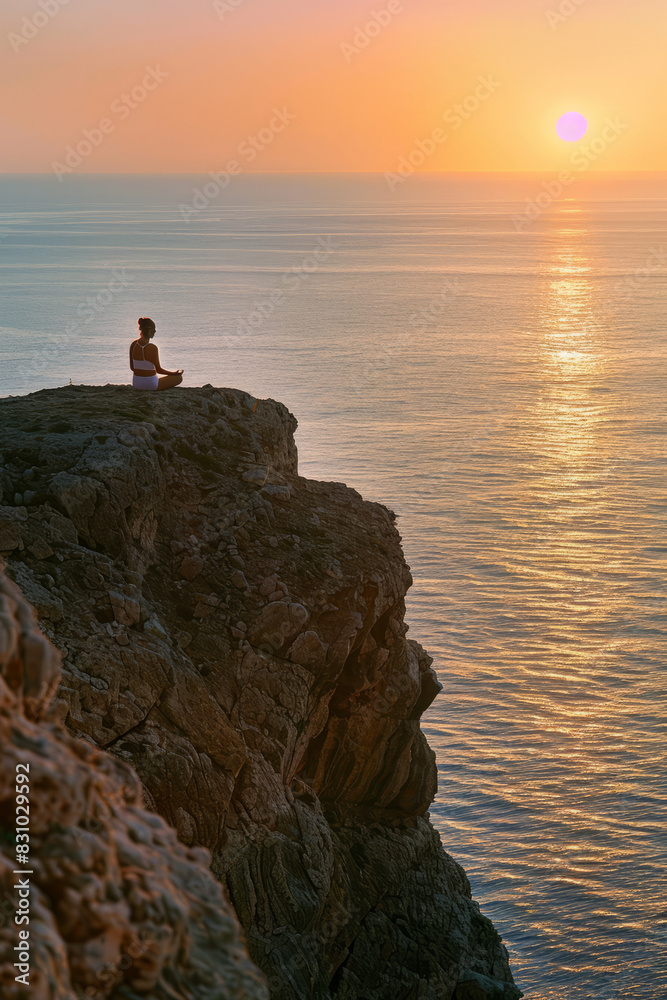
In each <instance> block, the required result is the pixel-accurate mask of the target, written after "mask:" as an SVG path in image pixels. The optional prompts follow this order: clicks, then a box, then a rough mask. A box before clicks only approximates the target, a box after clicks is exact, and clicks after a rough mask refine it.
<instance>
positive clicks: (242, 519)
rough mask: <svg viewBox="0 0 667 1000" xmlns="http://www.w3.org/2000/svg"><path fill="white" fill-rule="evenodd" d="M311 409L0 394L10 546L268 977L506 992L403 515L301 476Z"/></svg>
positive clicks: (408, 990)
mask: <svg viewBox="0 0 667 1000" xmlns="http://www.w3.org/2000/svg"><path fill="white" fill-rule="evenodd" d="M295 428H296V421H295V419H294V418H293V417H292V415H291V414H290V413H289V412H288V411H287V410H286V409H285V408H284V407H283V406H282V405H281V404H279V403H276V402H274V401H272V400H255V399H253V398H251V397H249V396H247V395H246V394H244V393H242V392H239V391H235V390H231V389H215V388H213V387H211V386H206V387H204V388H202V389H178V390H175V391H173V392H171V393H155V394H153V393H145V394H139V393H137V392H136V391H134V390H132V389H131V388H126V387H118V386H107V387H69V388H64V389H58V390H48V391H43V392H39V393H35V394H33V395H31V396H28V397H24V398H9V399H5V400H0V453H2V458H3V461H2V478H1V490H2V496H1V498H0V504H1V505H0V553H2V554H3V555H4V557H5V559H6V561H7V567H8V572H9V573H10V574H11V576H12V577H13V578H14V580H16V581H17V582H18V584H19V585H20V586H21V587H22V589H23V591H24V592H25V594H26V596H27V597H28V599H29V600H30V601H31V602H32V604H33V605H34V607H35V608H36V610H37V613H38V616H39V621H40V624H41V627H42V628H43V630H44V631H45V632H46V633H47V634H48V636H49V637H50V638H51V640H52V641H53V643H54V644H55V646H56V647H57V648H58V649H59V650H60V651H61V652H62V654H63V678H62V683H61V685H60V689H59V697H60V698H61V699H64V701H65V702H66V703H67V706H68V712H67V717H66V720H65V721H66V725H67V727H68V729H69V731H70V732H71V733H72V734H73V735H76V736H79V737H84V738H85V739H87V740H88V741H90V742H91V743H93V744H95V745H96V746H98V747H100V748H104V749H106V750H108V751H110V752H111V753H112V754H113V755H114V756H115V758H117V759H118V760H119V761H123V762H125V763H126V764H127V765H131V767H132V768H134V769H136V771H137V773H138V774H139V776H140V778H141V782H142V785H143V789H144V799H145V803H146V804H147V805H148V806H149V807H150V808H152V809H154V810H155V811H157V812H158V813H159V814H161V816H163V817H164V818H165V820H166V821H167V822H168V823H170V824H172V825H173V826H174V827H175V828H176V830H177V831H178V835H179V837H180V839H181V841H182V842H183V844H185V845H192V846H195V845H196V846H203V847H205V848H208V849H210V850H211V851H212V852H213V871H214V872H215V874H216V875H217V877H218V878H219V880H220V881H221V882H222V883H223V885H224V886H225V887H226V889H227V892H228V894H229V897H230V899H231V902H232V904H233V906H234V908H235V910H236V913H237V915H238V917H239V919H240V921H241V923H242V925H243V928H244V929H245V934H246V937H247V941H248V947H249V951H250V954H251V956H252V958H253V959H254V961H255V962H256V963H257V964H258V965H259V966H260V967H261V968H262V970H263V971H264V973H265V974H266V976H267V977H268V980H269V986H270V989H271V997H272V1000H333V998H335V1000H353V998H354V1000H361V998H364V1000H380V998H382V1000H385V998H386V1000H413V998H414V1000H417V998H419V1000H449V998H456V1000H467V998H471V1000H492V998H493V1000H498V998H501V997H502V998H504V1000H508V998H509V1000H514V998H516V997H518V996H520V993H519V991H518V990H517V989H516V987H515V986H514V985H513V983H512V979H511V974H510V971H509V967H508V961H507V954H506V951H505V949H504V947H503V945H502V943H501V942H500V939H499V937H498V935H497V933H496V932H495V930H494V928H493V927H492V925H491V924H490V922H489V921H488V920H486V919H485V918H484V917H482V916H481V914H480V912H479V909H478V907H477V905H476V904H475V903H474V902H473V901H472V899H471V897H470V889H469V885H468V882H467V879H466V876H465V874H464V872H463V871H462V869H461V868H460V867H459V866H458V865H457V864H456V863H455V862H454V861H453V860H452V859H451V858H450V857H449V856H448V855H447V854H446V853H445V852H444V851H443V849H442V846H441V844H440V841H439V837H438V835H437V833H436V832H435V831H434V829H433V828H432V827H431V825H430V823H429V821H428V813H427V810H428V807H429V805H430V803H431V801H432V799H433V795H434V793H435V788H436V769H435V761H434V755H433V753H432V751H431V750H430V749H429V747H428V745H427V743H426V740H425V738H424V736H423V734H422V733H421V730H420V728H419V720H420V716H421V714H422V713H423V711H424V710H425V709H426V708H427V707H428V705H429V704H430V703H431V701H432V700H433V698H434V697H435V695H436V694H437V692H438V690H439V685H438V683H437V680H436V678H435V675H434V673H433V671H432V669H431V661H430V658H429V657H428V656H427V655H426V653H425V652H424V651H423V650H422V649H421V647H420V646H419V645H418V644H417V643H415V642H413V641H411V640H409V639H407V638H406V631H407V628H406V625H405V624H404V610H405V607H404V597H405V593H406V590H407V588H408V587H409V585H410V583H411V579H410V575H409V571H408V568H407V566H406V564H405V561H404V558H403V554H402V551H401V547H400V538H399V535H398V533H397V531H396V527H395V524H394V516H393V515H392V514H391V512H389V511H388V510H386V509H385V508H384V507H382V506H380V505H378V504H371V503H366V502H364V501H363V500H362V498H361V497H360V496H359V495H358V494H357V493H355V492H354V490H351V489H348V488H347V487H345V486H343V485H341V484H337V483H319V482H312V481H308V480H305V479H303V478H301V477H299V475H298V470H297V454H296V448H295V445H294V439H293V433H294V430H295ZM119 766H120V764H119Z"/></svg>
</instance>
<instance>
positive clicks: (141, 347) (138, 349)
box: [130, 316, 183, 389]
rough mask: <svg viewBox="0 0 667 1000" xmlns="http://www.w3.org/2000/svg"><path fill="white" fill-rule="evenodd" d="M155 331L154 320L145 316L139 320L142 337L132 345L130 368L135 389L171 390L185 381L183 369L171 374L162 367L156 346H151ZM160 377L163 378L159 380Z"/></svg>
mask: <svg viewBox="0 0 667 1000" xmlns="http://www.w3.org/2000/svg"><path fill="white" fill-rule="evenodd" d="M155 330H156V327H155V323H154V322H153V320H152V319H148V318H147V317H146V316H143V317H142V318H141V319H140V320H139V332H140V334H141V336H140V337H139V339H138V340H133V341H132V343H131V344H130V368H131V369H132V385H133V386H134V388H135V389H171V388H172V387H173V386H175V385H180V384H181V382H182V381H183V369H182V368H179V370H178V371H176V372H169V371H167V369H166V368H162V367H161V366H160V354H159V352H158V349H157V347H156V346H155V344H151V340H152V338H153V337H154V336H155ZM160 375H161V376H162V378H159V376H160Z"/></svg>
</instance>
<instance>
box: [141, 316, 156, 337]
mask: <svg viewBox="0 0 667 1000" xmlns="http://www.w3.org/2000/svg"><path fill="white" fill-rule="evenodd" d="M137 322H138V323H139V329H140V330H141V335H142V337H152V336H153V334H154V333H155V323H154V322H153V320H152V319H149V318H148V316H142V317H141V319H140V320H138V321H137Z"/></svg>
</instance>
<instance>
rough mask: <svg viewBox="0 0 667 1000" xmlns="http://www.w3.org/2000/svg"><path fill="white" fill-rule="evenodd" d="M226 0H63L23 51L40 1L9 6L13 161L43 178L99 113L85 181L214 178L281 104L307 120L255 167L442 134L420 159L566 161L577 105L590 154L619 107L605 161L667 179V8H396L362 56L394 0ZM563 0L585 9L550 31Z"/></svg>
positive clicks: (427, 0) (8, 112) (411, 144)
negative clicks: (153, 74) (565, 134)
mask: <svg viewBox="0 0 667 1000" xmlns="http://www.w3.org/2000/svg"><path fill="white" fill-rule="evenodd" d="M41 2H42V3H46V4H47V5H50V9H51V10H53V9H54V8H55V7H56V6H57V5H58V2H59V0H41ZM219 3H220V4H221V5H224V3H225V0H219ZM227 6H228V7H229V8H230V9H229V10H228V11H226V12H224V13H223V16H222V18H221V17H220V16H219V15H218V13H217V12H216V9H215V6H214V3H213V2H212V0H68V2H67V3H66V4H65V5H64V6H62V7H61V8H60V9H59V10H58V11H57V13H55V15H54V16H53V17H52V18H50V19H49V21H48V23H47V24H45V25H44V26H43V27H40V29H39V31H38V32H37V34H36V36H35V37H34V38H32V39H31V40H30V41H29V42H28V43H27V44H25V45H23V44H20V43H18V44H19V45H20V47H19V48H18V51H14V48H15V47H16V46H17V41H16V37H14V39H13V44H12V33H13V35H14V36H17V35H19V34H20V32H21V31H22V25H23V24H24V22H23V19H24V18H25V17H32V16H33V15H34V13H35V12H36V11H40V10H41V8H40V5H39V0H34V2H33V0H3V3H2V12H1V14H0V19H1V27H2V32H1V38H2V44H3V45H4V53H3V57H2V61H1V63H0V87H1V90H2V95H3V96H2V109H3V111H2V117H3V142H2V148H1V150H0V171H2V172H20V171H29V172H48V171H49V170H51V164H52V163H53V161H61V162H62V160H63V157H64V155H65V150H66V147H67V146H68V145H70V144H71V145H76V144H77V143H78V142H79V141H80V140H81V139H82V138H83V130H84V129H89V130H90V129H94V128H95V127H96V126H97V125H98V123H99V122H100V120H101V119H103V118H109V119H110V120H111V122H112V124H113V131H111V132H110V133H109V134H107V135H106V136H104V138H103V141H102V142H101V143H100V145H99V147H97V148H94V149H93V151H92V152H91V153H90V155H88V156H86V157H85V159H84V161H83V162H82V164H81V165H80V166H79V167H78V168H77V169H78V170H79V171H81V172H117V171H118V172H144V171H146V172H153V171H164V172H204V171H209V170H216V171H219V170H222V169H224V166H225V164H226V163H227V161H228V160H229V159H237V160H238V159H239V154H238V147H239V144H240V143H241V142H243V140H244V139H246V137H247V136H249V135H253V134H256V133H257V132H258V131H259V130H260V129H262V128H264V127H266V126H268V124H269V122H270V121H271V118H272V109H273V108H274V107H276V108H280V109H282V108H287V109H288V111H289V112H290V113H291V114H293V115H295V116H296V118H295V119H294V120H293V121H292V122H291V123H290V124H289V125H288V126H287V127H286V128H285V129H284V131H283V132H281V133H280V134H277V135H275V138H274V139H273V141H272V142H271V143H270V144H268V145H266V147H265V148H263V149H262V150H261V152H259V153H258V155H257V156H256V157H255V159H254V160H253V162H252V164H250V163H246V162H245V161H243V166H244V169H248V170H258V171H291V170H293V171H310V170H314V171H388V170H395V169H396V168H397V165H398V162H399V159H400V157H401V156H404V157H405V156H408V155H409V154H410V153H411V151H413V150H414V149H415V145H416V140H422V139H424V138H426V137H427V136H428V135H429V134H430V133H431V132H432V130H433V129H434V128H438V127H442V128H443V129H444V132H445V134H446V140H445V141H444V142H442V143H440V144H438V145H437V147H436V149H435V152H434V153H433V154H432V155H429V156H428V157H426V159H425V162H424V163H423V164H421V165H420V169H422V170H435V171H438V170H445V171H466V170H473V171H487V170H490V171H514V170H542V171H558V170H560V169H566V168H567V167H568V163H569V158H570V156H571V154H572V147H571V146H569V145H568V144H566V143H563V142H562V141H561V140H559V139H558V138H557V137H556V134H555V131H554V125H555V122H556V120H557V118H558V117H559V116H560V115H561V114H562V113H564V112H565V111H580V112H582V113H583V114H584V115H586V117H587V118H588V120H589V123H590V129H589V134H588V136H587V138H586V139H584V140H583V144H584V145H585V144H586V142H587V141H589V140H591V139H594V138H595V137H597V136H599V135H600V134H601V132H602V130H603V129H604V127H605V121H606V119H608V118H611V119H612V120H614V119H618V120H620V121H621V122H622V123H623V125H624V126H626V127H625V129H624V131H623V133H622V134H621V135H619V136H618V138H617V140H616V141H614V142H613V143H610V144H608V147H607V148H605V150H604V151H603V152H601V153H600V155H599V156H598V157H597V159H596V160H595V162H594V164H592V167H593V168H594V169H595V170H604V171H607V170H609V171H622V170H631V171H643V170H648V171H662V170H667V136H666V134H665V129H664V121H663V119H664V113H663V109H664V107H665V104H666V99H667V63H666V61H665V54H664V45H665V41H664V40H665V37H667V33H666V30H665V29H666V28H667V5H665V4H664V0H583V2H579V4H576V3H575V2H574V0H553V2H551V0H505V2H503V0H402V2H401V0H393V6H394V9H396V7H400V10H398V11H397V12H396V13H394V14H393V16H391V19H390V23H389V24H388V25H387V26H386V27H384V28H383V29H382V30H381V31H380V32H379V34H377V36H376V37H374V38H371V39H370V40H369V44H368V45H367V46H366V47H365V48H364V49H363V50H362V51H359V52H356V53H351V54H350V53H349V52H348V57H347V59H346V56H345V54H344V52H343V51H342V48H341V46H342V45H343V44H344V43H347V44H352V43H353V41H354V37H355V29H356V28H357V27H358V26H363V25H365V24H366V23H367V22H368V21H369V20H371V18H372V16H373V12H374V11H385V10H386V9H387V6H388V2H387V0H378V2H376V3H375V4H373V3H366V2H353V0H320V2H317V3H314V2H313V0H281V2H277V0H228V3H227ZM559 6H560V7H562V8H563V10H565V11H567V10H568V7H569V9H571V10H573V13H571V14H570V15H569V16H568V15H565V16H563V17H562V20H559V21H558V22H557V23H553V24H550V23H549V20H548V18H547V12H548V11H549V10H551V11H554V12H556V16H558V13H557V12H558V10H559ZM38 20H39V18H38ZM552 21H554V22H555V18H554V17H552ZM147 66H150V67H158V66H159V67H160V69H161V70H162V72H163V73H166V74H168V75H167V77H166V79H165V80H164V81H163V82H162V83H161V84H160V86H159V87H158V88H157V89H156V90H155V91H154V92H152V93H150V94H149V95H148V96H147V98H146V100H145V101H144V102H143V103H141V104H139V105H138V106H137V107H136V108H133V109H131V111H129V113H128V114H127V116H126V117H123V118H121V116H120V114H119V113H118V112H116V113H113V112H111V111H110V109H111V108H112V106H113V105H114V102H115V101H117V99H119V98H121V100H122V94H123V93H125V92H127V91H131V90H132V88H133V87H134V86H136V85H138V84H140V82H141V80H142V78H143V77H144V75H145V73H146V67H147ZM489 76H491V77H492V78H493V79H494V80H495V81H497V83H498V84H499V86H498V88H497V89H496V91H495V93H493V94H492V95H491V96H490V97H489V98H488V99H487V100H485V101H483V102H482V103H480V106H479V108H478V109H477V110H475V111H474V112H473V113H471V115H470V117H469V118H467V119H466V120H465V121H462V123H461V124H460V127H458V128H454V127H453V126H452V124H451V118H450V123H449V124H447V123H443V115H444V114H445V113H446V112H447V110H448V109H450V108H453V107H454V106H455V105H456V104H457V103H460V102H462V101H463V100H464V99H466V98H467V97H470V95H472V94H473V93H474V91H475V87H476V86H477V83H478V79H479V78H480V77H489ZM471 103H472V102H471ZM116 107H117V105H116Z"/></svg>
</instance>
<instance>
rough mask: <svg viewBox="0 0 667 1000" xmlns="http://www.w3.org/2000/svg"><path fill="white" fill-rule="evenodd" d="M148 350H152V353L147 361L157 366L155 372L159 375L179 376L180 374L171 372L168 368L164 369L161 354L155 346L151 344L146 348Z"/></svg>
mask: <svg viewBox="0 0 667 1000" xmlns="http://www.w3.org/2000/svg"><path fill="white" fill-rule="evenodd" d="M146 350H150V352H151V353H150V355H148V356H147V360H148V361H152V362H153V364H154V365H155V371H156V372H157V373H158V375H177V374H178V372H170V371H168V370H167V369H166V368H163V367H162V366H161V365H160V352H159V351H158V349H157V347H156V346H155V344H150V345H149V347H147V348H146Z"/></svg>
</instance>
